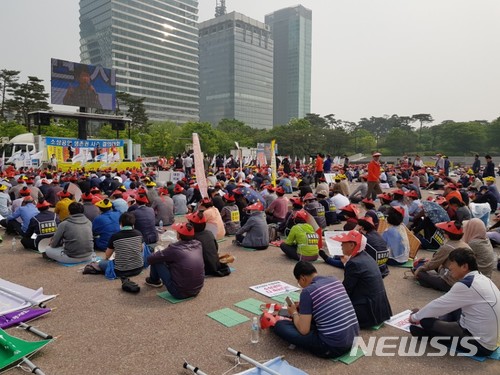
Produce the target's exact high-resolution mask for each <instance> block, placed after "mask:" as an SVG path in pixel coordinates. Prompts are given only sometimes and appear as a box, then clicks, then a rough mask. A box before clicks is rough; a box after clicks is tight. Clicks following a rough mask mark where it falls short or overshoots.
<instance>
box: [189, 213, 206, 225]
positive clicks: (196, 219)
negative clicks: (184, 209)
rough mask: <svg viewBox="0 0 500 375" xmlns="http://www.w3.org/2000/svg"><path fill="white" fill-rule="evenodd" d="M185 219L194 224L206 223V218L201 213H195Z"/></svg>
mask: <svg viewBox="0 0 500 375" xmlns="http://www.w3.org/2000/svg"><path fill="white" fill-rule="evenodd" d="M186 219H188V220H189V221H190V222H192V223H195V224H203V223H206V222H207V218H206V217H205V215H203V212H200V211H197V212H192V213H190V214H187V215H186Z"/></svg>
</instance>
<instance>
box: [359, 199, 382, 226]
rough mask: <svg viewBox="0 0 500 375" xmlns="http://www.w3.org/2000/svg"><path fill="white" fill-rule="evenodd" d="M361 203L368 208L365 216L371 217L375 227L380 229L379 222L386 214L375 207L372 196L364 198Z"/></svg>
mask: <svg viewBox="0 0 500 375" xmlns="http://www.w3.org/2000/svg"><path fill="white" fill-rule="evenodd" d="M360 204H361V207H363V208H364V209H365V210H366V212H365V216H369V217H371V218H372V221H373V224H374V225H375V229H378V222H379V220H380V218H381V217H384V215H383V214H382V213H380V212H379V211H377V210H376V209H375V202H374V201H373V200H372V199H370V198H363V199H362V200H361V203H360Z"/></svg>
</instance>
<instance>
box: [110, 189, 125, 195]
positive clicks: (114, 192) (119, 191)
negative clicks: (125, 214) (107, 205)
mask: <svg viewBox="0 0 500 375" xmlns="http://www.w3.org/2000/svg"><path fill="white" fill-rule="evenodd" d="M111 195H112V196H117V195H123V191H121V190H115V191H113V194H111Z"/></svg>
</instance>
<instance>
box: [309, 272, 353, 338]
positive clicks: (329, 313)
mask: <svg viewBox="0 0 500 375" xmlns="http://www.w3.org/2000/svg"><path fill="white" fill-rule="evenodd" d="M299 307H300V313H301V314H306V315H312V318H313V320H314V322H315V323H316V327H317V329H318V333H319V337H320V339H321V340H322V341H323V342H324V343H325V344H326V345H328V346H329V347H331V348H350V347H351V346H352V344H353V342H354V338H355V337H356V336H357V335H358V334H359V325H358V319H357V318H356V313H355V312H354V308H353V306H352V303H351V300H350V299H349V296H348V295H347V292H346V290H345V288H344V285H342V283H341V282H340V281H339V280H338V279H337V278H336V277H334V276H330V277H325V276H316V277H315V278H314V279H313V280H312V282H311V284H309V285H308V286H307V287H305V288H304V290H302V293H301V294H300V303H299Z"/></svg>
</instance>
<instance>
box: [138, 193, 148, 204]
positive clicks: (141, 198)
mask: <svg viewBox="0 0 500 375" xmlns="http://www.w3.org/2000/svg"><path fill="white" fill-rule="evenodd" d="M135 201H136V202H139V203H144V204H148V203H149V199H148V196H147V195H144V194H139V195H138V196H137V197H136V198H135Z"/></svg>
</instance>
